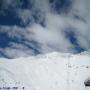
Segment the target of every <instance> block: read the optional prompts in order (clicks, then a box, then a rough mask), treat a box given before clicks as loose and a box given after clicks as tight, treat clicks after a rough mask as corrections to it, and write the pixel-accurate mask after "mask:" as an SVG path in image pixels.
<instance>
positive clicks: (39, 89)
mask: <svg viewBox="0 0 90 90" xmlns="http://www.w3.org/2000/svg"><path fill="white" fill-rule="evenodd" d="M89 77H90V55H88V54H85V53H83V54H78V55H71V54H61V53H56V52H54V53H50V54H46V55H38V56H35V57H34V56H32V57H24V58H23V57H22V58H17V59H4V58H1V59H0V87H18V88H19V89H18V90H23V89H22V87H24V90H90V88H89V87H86V88H85V85H84V81H85V80H86V79H87V78H89Z"/></svg>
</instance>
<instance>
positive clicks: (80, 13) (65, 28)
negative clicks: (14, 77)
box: [0, 0, 90, 58]
mask: <svg viewBox="0 0 90 90" xmlns="http://www.w3.org/2000/svg"><path fill="white" fill-rule="evenodd" d="M19 1H20V0H7V2H3V4H2V7H1V11H2V12H0V13H1V14H4V15H5V10H9V9H11V8H13V11H14V13H15V17H17V18H18V19H19V20H20V24H21V25H22V27H21V26H19V25H15V24H14V25H12V26H9V25H8V24H7V25H0V33H1V34H0V38H2V39H3V40H4V39H5V42H3V41H0V43H3V44H2V46H3V45H6V46H5V47H2V46H1V45H0V52H1V53H0V56H1V55H3V56H6V57H8V58H17V57H21V56H29V55H36V54H40V53H48V52H53V51H58V52H69V53H77V52H81V51H84V50H88V49H89V48H90V36H89V33H90V30H89V28H90V13H89V10H90V6H89V4H90V1H88V0H26V1H27V2H28V3H25V1H24V0H21V1H20V2H19ZM12 2H14V3H13V6H12ZM8 8H9V9H8ZM11 12H12V10H11ZM2 34H3V35H4V36H3V37H2ZM7 37H8V39H7ZM2 39H0V40H2Z"/></svg>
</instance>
